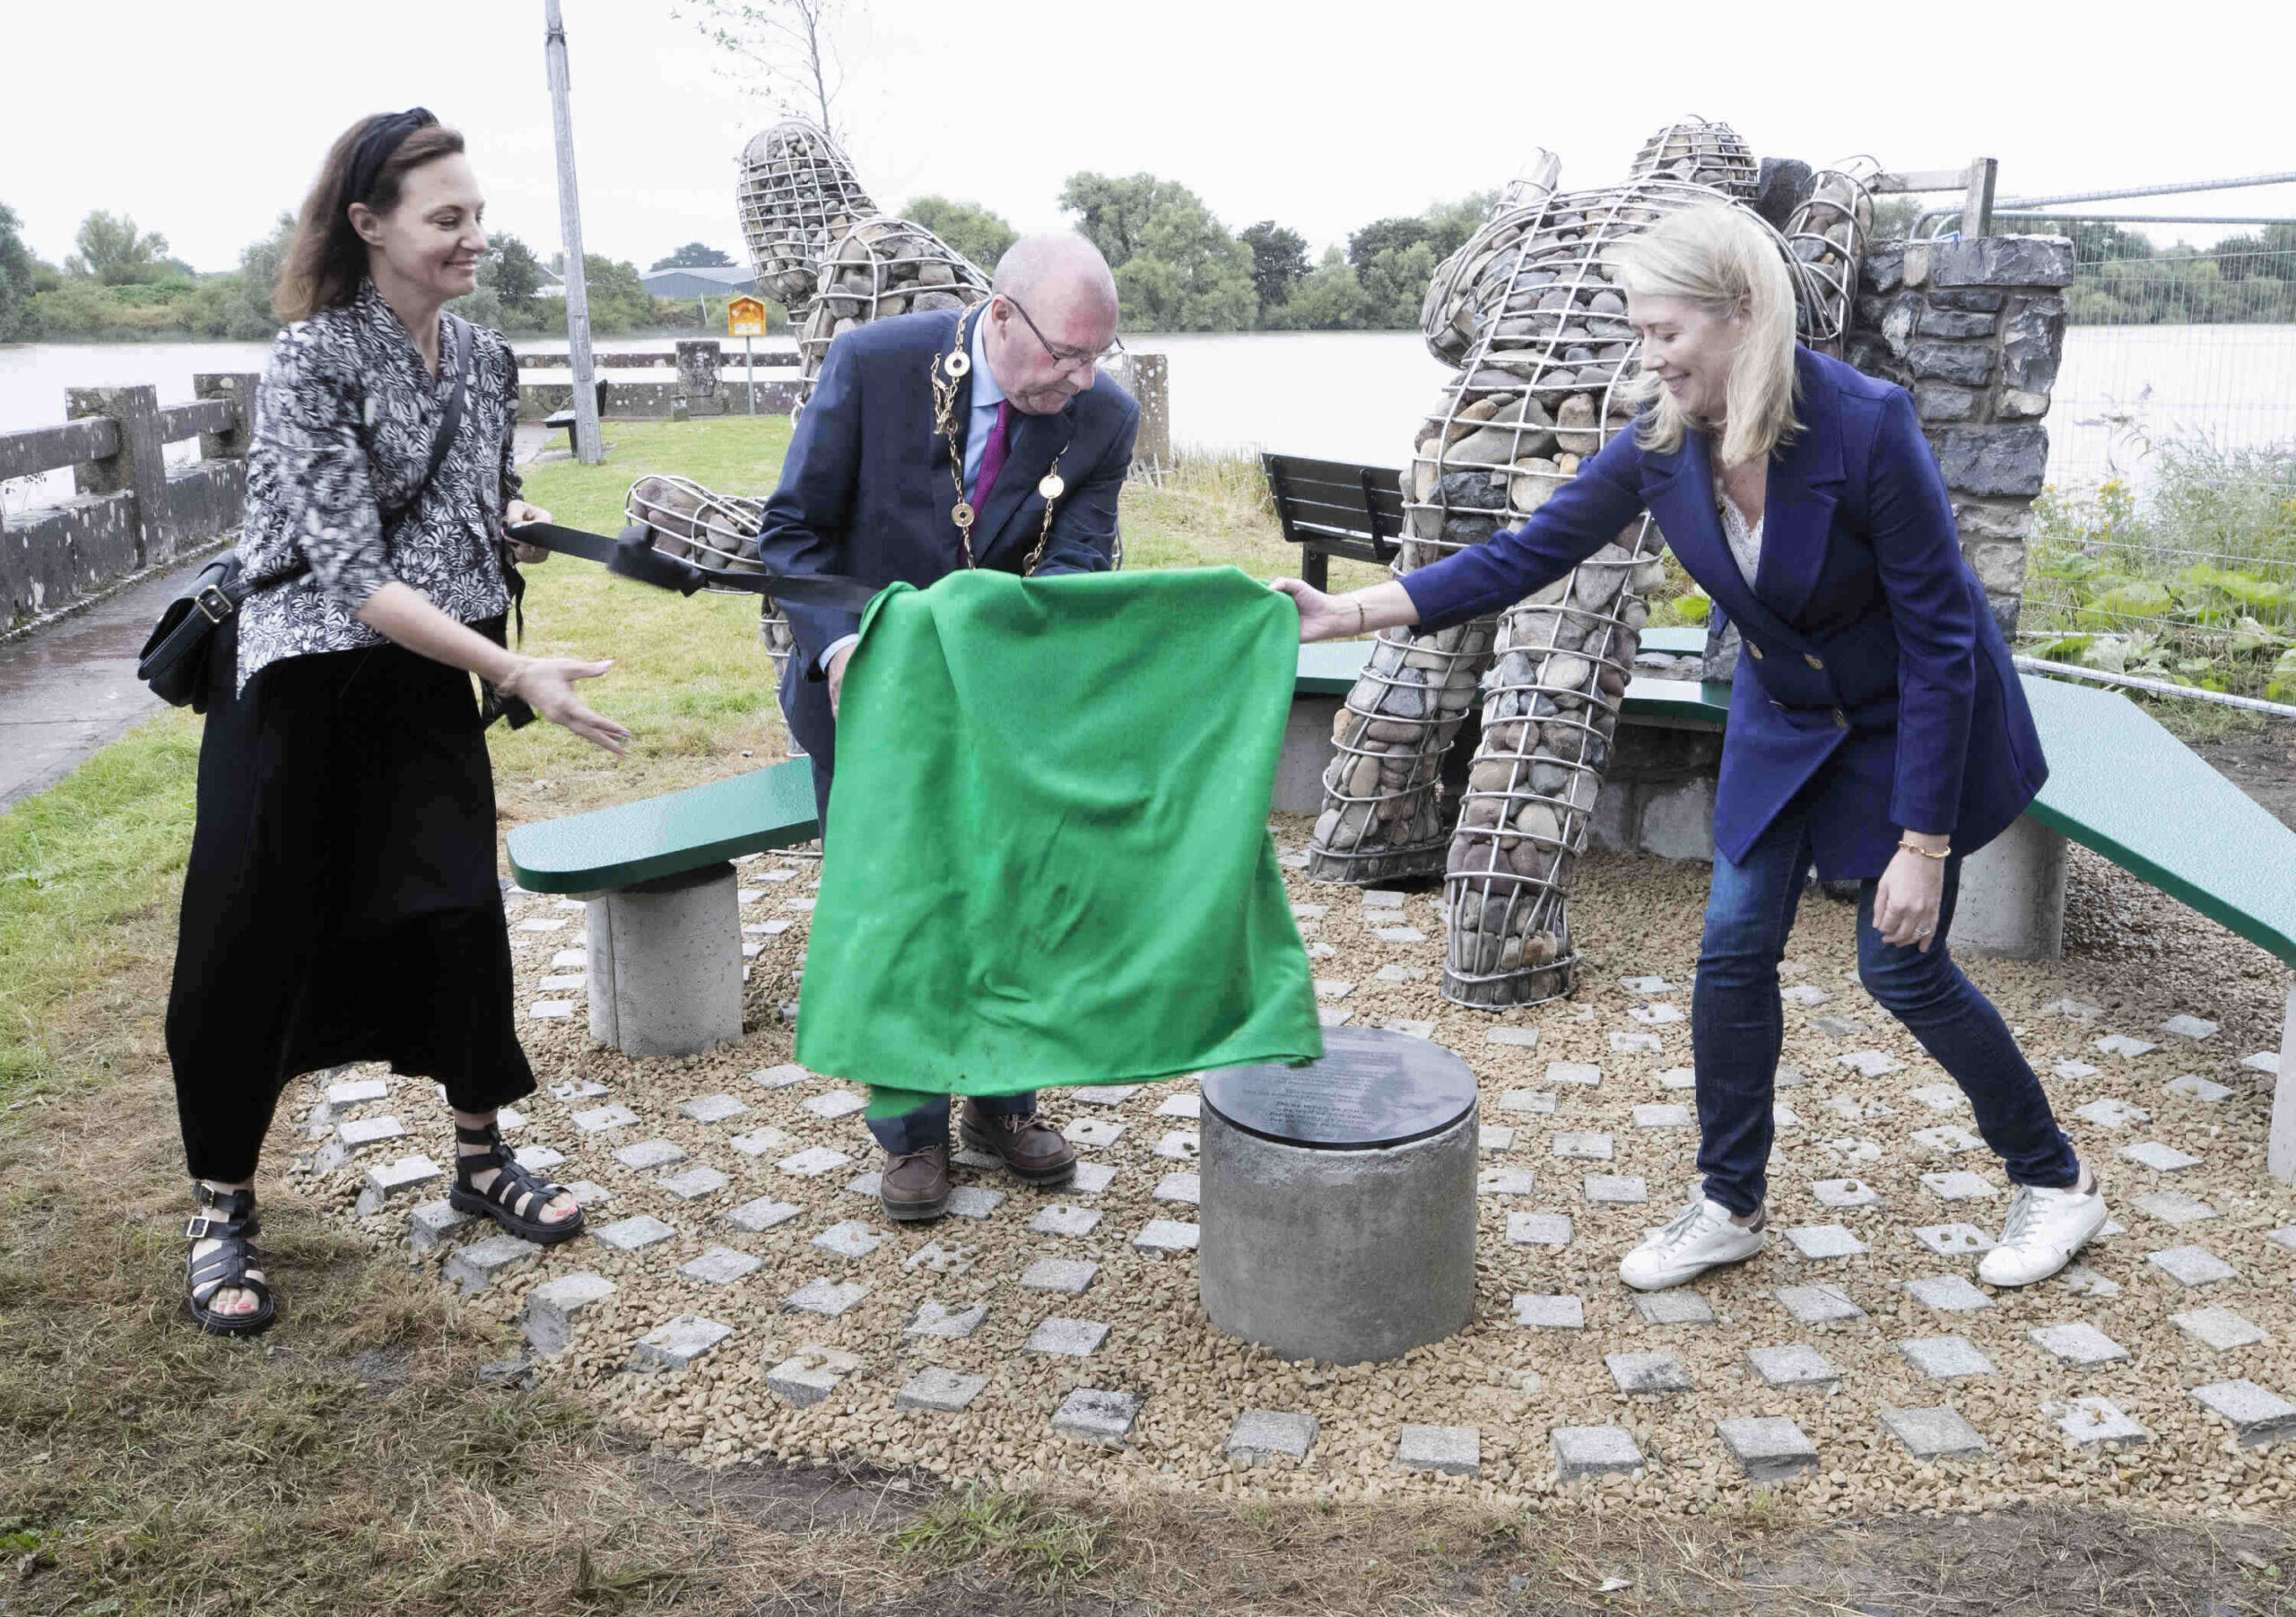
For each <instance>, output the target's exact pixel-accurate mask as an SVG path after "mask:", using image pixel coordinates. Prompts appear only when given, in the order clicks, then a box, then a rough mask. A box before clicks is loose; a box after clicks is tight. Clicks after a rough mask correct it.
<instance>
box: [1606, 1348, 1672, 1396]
mask: <svg viewBox="0 0 2296 1617" xmlns="http://www.w3.org/2000/svg"><path fill="white" fill-rule="evenodd" d="M1603 1362H1604V1363H1605V1364H1606V1365H1608V1366H1609V1367H1610V1372H1611V1379H1612V1380H1613V1381H1615V1382H1617V1383H1618V1390H1619V1391H1621V1392H1622V1393H1636V1394H1651V1395H1657V1394H1660V1393H1686V1392H1688V1391H1690V1390H1691V1381H1690V1374H1689V1372H1688V1371H1686V1370H1684V1369H1683V1367H1682V1365H1681V1363H1680V1361H1677V1360H1676V1359H1675V1358H1674V1355H1673V1354H1672V1353H1605V1354H1604V1355H1603Z"/></svg>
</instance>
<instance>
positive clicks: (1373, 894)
mask: <svg viewBox="0 0 2296 1617" xmlns="http://www.w3.org/2000/svg"><path fill="white" fill-rule="evenodd" d="M1362 896H1363V908H1366V909H1401V908H1403V894H1401V893H1399V892H1390V891H1385V890H1383V889H1380V888H1377V887H1367V888H1365V889H1364V890H1363V895H1362Z"/></svg>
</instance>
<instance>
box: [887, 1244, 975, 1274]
mask: <svg viewBox="0 0 2296 1617" xmlns="http://www.w3.org/2000/svg"><path fill="white" fill-rule="evenodd" d="M979 1261H980V1248H978V1247H968V1246H966V1245H965V1244H964V1243H963V1242H962V1241H952V1240H938V1241H926V1243H925V1244H924V1245H923V1246H921V1247H919V1248H918V1249H917V1250H916V1251H914V1252H912V1253H910V1254H909V1256H907V1257H904V1258H902V1259H901V1260H900V1266H901V1267H902V1268H904V1269H925V1270H928V1271H930V1272H931V1273H933V1274H964V1273H965V1272H966V1271H967V1270H969V1269H970V1268H971V1267H972V1266H973V1265H975V1264H977V1263H978V1262H979Z"/></svg>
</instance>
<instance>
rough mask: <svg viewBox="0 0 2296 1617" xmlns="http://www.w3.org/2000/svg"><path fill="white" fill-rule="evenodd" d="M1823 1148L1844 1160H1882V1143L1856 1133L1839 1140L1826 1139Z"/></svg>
mask: <svg viewBox="0 0 2296 1617" xmlns="http://www.w3.org/2000/svg"><path fill="white" fill-rule="evenodd" d="M1825 1149H1826V1151H1827V1152H1828V1153H1830V1154H1831V1155H1832V1156H1835V1157H1838V1158H1839V1159H1840V1160H1841V1161H1845V1162H1878V1161H1881V1160H1882V1143H1881V1142H1880V1141H1879V1140H1868V1139H1865V1138H1862V1137H1860V1136H1857V1135H1849V1136H1846V1137H1844V1138H1842V1139H1839V1140H1828V1141H1827V1142H1825Z"/></svg>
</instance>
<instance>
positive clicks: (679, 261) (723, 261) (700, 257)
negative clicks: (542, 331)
mask: <svg viewBox="0 0 2296 1617" xmlns="http://www.w3.org/2000/svg"><path fill="white" fill-rule="evenodd" d="M733 262H734V261H733V260H732V259H731V258H728V257H727V256H726V255H725V253H724V252H723V251H721V250H720V249H718V248H714V247H709V246H707V245H705V244H703V243H701V242H699V241H689V242H687V243H686V244H685V245H684V246H683V247H682V248H678V250H677V251H676V252H674V253H672V254H671V255H670V256H668V257H666V258H657V259H655V260H654V266H653V267H654V269H657V270H665V269H727V268H730V267H732V265H733ZM647 273H648V274H652V273H653V270H648V272H647ZM537 284H539V283H537ZM528 295H530V296H531V294H528ZM503 296H504V297H506V298H507V297H509V293H507V292H506V293H504V294H503Z"/></svg>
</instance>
